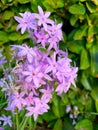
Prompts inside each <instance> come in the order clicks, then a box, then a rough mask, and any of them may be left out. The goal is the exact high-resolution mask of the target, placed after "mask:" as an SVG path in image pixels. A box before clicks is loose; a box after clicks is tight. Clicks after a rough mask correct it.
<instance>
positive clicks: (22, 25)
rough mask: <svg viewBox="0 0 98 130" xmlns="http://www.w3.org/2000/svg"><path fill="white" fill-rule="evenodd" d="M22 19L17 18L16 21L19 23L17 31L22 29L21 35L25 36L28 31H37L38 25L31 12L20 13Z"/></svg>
mask: <svg viewBox="0 0 98 130" xmlns="http://www.w3.org/2000/svg"><path fill="white" fill-rule="evenodd" d="M20 15H21V17H18V16H15V17H14V18H15V20H16V21H17V22H18V23H19V24H18V26H17V30H19V29H21V33H22V34H23V33H24V32H25V31H26V30H27V31H30V29H34V30H36V27H37V23H36V21H35V17H34V16H35V15H34V14H33V13H30V12H25V13H20Z"/></svg>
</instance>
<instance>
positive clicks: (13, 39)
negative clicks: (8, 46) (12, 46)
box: [8, 32, 21, 41]
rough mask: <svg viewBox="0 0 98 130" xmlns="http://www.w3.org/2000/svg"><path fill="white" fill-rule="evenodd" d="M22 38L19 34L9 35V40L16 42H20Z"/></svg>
mask: <svg viewBox="0 0 98 130" xmlns="http://www.w3.org/2000/svg"><path fill="white" fill-rule="evenodd" d="M20 37H21V35H20V34H19V33H17V32H13V33H10V34H9V37H8V38H9V40H11V41H16V40H19V38H20Z"/></svg>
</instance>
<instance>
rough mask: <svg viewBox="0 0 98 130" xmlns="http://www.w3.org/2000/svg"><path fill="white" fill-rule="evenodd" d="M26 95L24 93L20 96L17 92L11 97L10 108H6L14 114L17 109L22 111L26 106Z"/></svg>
mask: <svg viewBox="0 0 98 130" xmlns="http://www.w3.org/2000/svg"><path fill="white" fill-rule="evenodd" d="M24 95H25V93H24V92H21V93H20V94H19V93H18V92H17V91H15V92H14V93H13V94H12V95H11V96H9V99H8V100H9V102H8V107H7V108H6V110H11V111H13V112H14V110H15V108H18V110H19V111H20V110H21V109H22V108H23V106H25V105H26V101H25V99H24V98H23V96H24Z"/></svg>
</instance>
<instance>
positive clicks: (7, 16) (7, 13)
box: [3, 10, 14, 20]
mask: <svg viewBox="0 0 98 130" xmlns="http://www.w3.org/2000/svg"><path fill="white" fill-rule="evenodd" d="M13 16H14V12H12V11H9V10H6V11H5V12H4V13H3V19H4V20H10V18H11V17H13Z"/></svg>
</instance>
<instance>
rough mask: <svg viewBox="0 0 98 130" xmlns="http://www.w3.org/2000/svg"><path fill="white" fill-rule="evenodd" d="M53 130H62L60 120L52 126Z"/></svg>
mask: <svg viewBox="0 0 98 130" xmlns="http://www.w3.org/2000/svg"><path fill="white" fill-rule="evenodd" d="M53 130H62V120H61V119H58V120H57V121H56V123H55V125H54V128H53Z"/></svg>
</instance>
